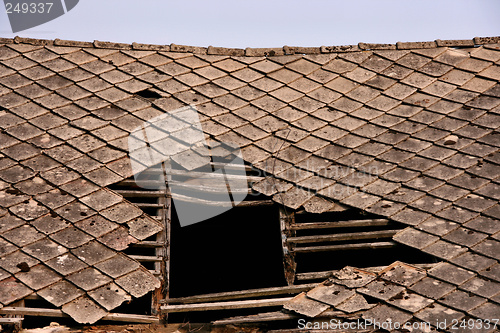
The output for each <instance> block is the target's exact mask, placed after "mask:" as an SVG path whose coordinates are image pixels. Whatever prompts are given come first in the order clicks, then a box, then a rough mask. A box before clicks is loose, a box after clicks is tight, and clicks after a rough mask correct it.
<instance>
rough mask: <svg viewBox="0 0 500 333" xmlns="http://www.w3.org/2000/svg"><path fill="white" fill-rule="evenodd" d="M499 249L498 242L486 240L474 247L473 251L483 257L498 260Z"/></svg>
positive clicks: (499, 255) (499, 244) (499, 243)
mask: <svg viewBox="0 0 500 333" xmlns="http://www.w3.org/2000/svg"><path fill="white" fill-rule="evenodd" d="M499 248H500V242H498V241H495V240H492V239H487V240H485V241H483V242H481V243H479V244H477V245H476V246H474V247H473V250H474V251H476V252H478V253H481V254H483V255H486V256H489V257H491V258H495V259H496V260H499V257H500V252H499Z"/></svg>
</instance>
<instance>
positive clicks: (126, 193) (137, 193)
mask: <svg viewBox="0 0 500 333" xmlns="http://www.w3.org/2000/svg"><path fill="white" fill-rule="evenodd" d="M115 192H116V193H118V194H120V195H121V196H123V197H125V198H129V197H134V198H158V197H161V196H165V191H143V190H115Z"/></svg>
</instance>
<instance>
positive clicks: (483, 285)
mask: <svg viewBox="0 0 500 333" xmlns="http://www.w3.org/2000/svg"><path fill="white" fill-rule="evenodd" d="M460 288H463V289H464V290H466V291H469V292H471V293H473V294H476V295H479V296H482V297H486V298H490V297H492V296H494V295H496V294H498V293H499V292H500V283H498V282H494V281H489V280H486V279H484V278H482V277H475V278H473V279H472V280H469V281H467V282H466V283H464V284H462V285H461V286H460Z"/></svg>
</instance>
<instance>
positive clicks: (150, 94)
mask: <svg viewBox="0 0 500 333" xmlns="http://www.w3.org/2000/svg"><path fill="white" fill-rule="evenodd" d="M135 94H136V95H137V96H141V97H143V98H146V99H149V100H155V99H158V98H160V97H161V95H160V94H158V93H157V92H156V91H153V90H150V89H144V90H141V91H139V92H136V93H135Z"/></svg>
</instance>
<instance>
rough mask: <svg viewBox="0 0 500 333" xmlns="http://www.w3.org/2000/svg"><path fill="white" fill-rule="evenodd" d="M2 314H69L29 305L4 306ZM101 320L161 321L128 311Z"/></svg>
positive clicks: (59, 315) (37, 315) (108, 315)
mask: <svg viewBox="0 0 500 333" xmlns="http://www.w3.org/2000/svg"><path fill="white" fill-rule="evenodd" d="M0 314H2V315H6V314H9V315H22V316H34V317H64V318H67V317H69V315H67V314H66V313H64V312H62V311H61V310H59V309H44V308H27V307H10V306H9V307H4V308H1V309H0ZM101 320H111V321H122V322H130V323H159V322H160V321H159V319H158V317H155V316H144V315H134V314H128V313H108V314H107V315H105V316H104V317H103V318H102V319H101Z"/></svg>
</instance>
